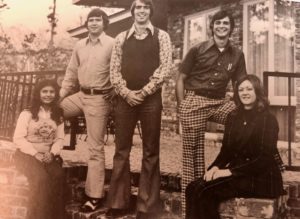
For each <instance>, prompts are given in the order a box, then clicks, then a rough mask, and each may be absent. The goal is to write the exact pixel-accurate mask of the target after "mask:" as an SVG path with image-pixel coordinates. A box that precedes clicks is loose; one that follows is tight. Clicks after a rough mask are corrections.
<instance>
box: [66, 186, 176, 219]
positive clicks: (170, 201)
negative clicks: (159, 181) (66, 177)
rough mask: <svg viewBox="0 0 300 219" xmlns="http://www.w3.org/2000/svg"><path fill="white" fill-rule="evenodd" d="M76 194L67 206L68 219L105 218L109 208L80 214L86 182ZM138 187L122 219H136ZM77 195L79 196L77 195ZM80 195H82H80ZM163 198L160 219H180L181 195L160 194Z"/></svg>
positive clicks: (77, 188)
mask: <svg viewBox="0 0 300 219" xmlns="http://www.w3.org/2000/svg"><path fill="white" fill-rule="evenodd" d="M104 190H105V197H106V196H107V192H108V190H109V186H108V185H106V186H105V188H104ZM73 192H75V194H73V195H74V197H75V198H74V199H73V200H72V201H71V202H70V203H69V204H67V206H66V213H67V218H66V219H102V218H103V219H104V218H105V212H106V211H107V208H105V207H103V208H101V209H98V210H97V211H95V212H93V213H80V212H79V207H80V205H81V204H82V203H83V200H84V199H83V197H84V182H81V183H79V184H78V185H77V186H75V190H73ZM137 192H138V189H137V187H132V191H131V194H132V196H131V201H130V207H129V210H128V214H127V215H125V216H124V217H121V218H120V219H131V218H132V219H133V218H135V214H136V212H135V210H136V209H135V206H136V200H137ZM76 193H77V194H76ZM78 193H80V194H78ZM160 197H161V207H162V208H161V209H162V211H161V212H160V217H159V218H161V219H179V218H180V214H181V205H180V193H178V192H165V191H161V193H160Z"/></svg>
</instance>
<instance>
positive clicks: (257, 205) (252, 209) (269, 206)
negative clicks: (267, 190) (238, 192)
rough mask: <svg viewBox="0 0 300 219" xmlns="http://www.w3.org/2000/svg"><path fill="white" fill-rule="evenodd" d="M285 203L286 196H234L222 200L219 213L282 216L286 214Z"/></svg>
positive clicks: (258, 216)
mask: <svg viewBox="0 0 300 219" xmlns="http://www.w3.org/2000/svg"><path fill="white" fill-rule="evenodd" d="M286 204H287V197H286V196H281V197H279V198H278V199H257V198H235V199H231V200H228V201H226V202H223V203H222V204H221V206H220V213H221V215H223V216H224V217H229V216H230V218H249V219H250V218H256V219H265V218H268V219H272V218H274V219H275V218H284V217H285V216H286V214H287V205H286Z"/></svg>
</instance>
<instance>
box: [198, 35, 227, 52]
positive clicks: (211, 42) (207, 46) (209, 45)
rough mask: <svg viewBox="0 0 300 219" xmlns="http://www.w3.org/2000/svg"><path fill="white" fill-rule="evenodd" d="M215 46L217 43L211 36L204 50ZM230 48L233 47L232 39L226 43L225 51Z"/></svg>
mask: <svg viewBox="0 0 300 219" xmlns="http://www.w3.org/2000/svg"><path fill="white" fill-rule="evenodd" d="M213 46H215V47H217V45H216V43H215V41H214V39H213V38H211V39H210V40H208V42H207V44H206V47H205V49H204V52H206V51H207V50H209V49H210V48H211V47H213ZM217 48H218V47H217ZM230 48H231V43H230V40H228V43H227V44H226V46H225V48H224V50H223V52H224V51H226V50H228V49H230Z"/></svg>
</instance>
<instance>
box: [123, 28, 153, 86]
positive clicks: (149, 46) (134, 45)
mask: <svg viewBox="0 0 300 219" xmlns="http://www.w3.org/2000/svg"><path fill="white" fill-rule="evenodd" d="M127 34H128V32H127ZM126 37H127V36H126ZM158 66H159V41H158V29H157V28H154V34H153V36H152V35H151V34H150V33H149V34H148V36H147V37H146V38H145V39H143V40H137V39H136V38H135V37H134V36H133V35H132V36H130V37H129V38H128V39H127V40H125V42H124V44H123V55H122V66H121V73H122V76H123V78H124V79H125V81H126V82H127V87H128V88H129V89H130V90H140V89H142V88H143V87H144V86H145V85H146V84H147V83H148V82H149V78H150V77H151V76H152V75H153V73H154V71H155V69H157V68H158Z"/></svg>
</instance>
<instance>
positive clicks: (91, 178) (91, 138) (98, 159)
mask: <svg viewBox="0 0 300 219" xmlns="http://www.w3.org/2000/svg"><path fill="white" fill-rule="evenodd" d="M80 100H81V103H82V106H83V111H84V116H85V119H86V127H87V135H88V138H87V144H88V149H89V159H88V172H87V177H86V182H85V193H86V194H87V195H88V196H89V197H92V198H102V197H103V195H104V191H103V187H104V179H105V154H104V143H105V142H104V136H105V134H106V123H107V120H108V116H109V112H110V110H111V105H110V103H109V102H108V101H107V100H105V99H104V98H103V96H102V95H85V94H83V93H80Z"/></svg>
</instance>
